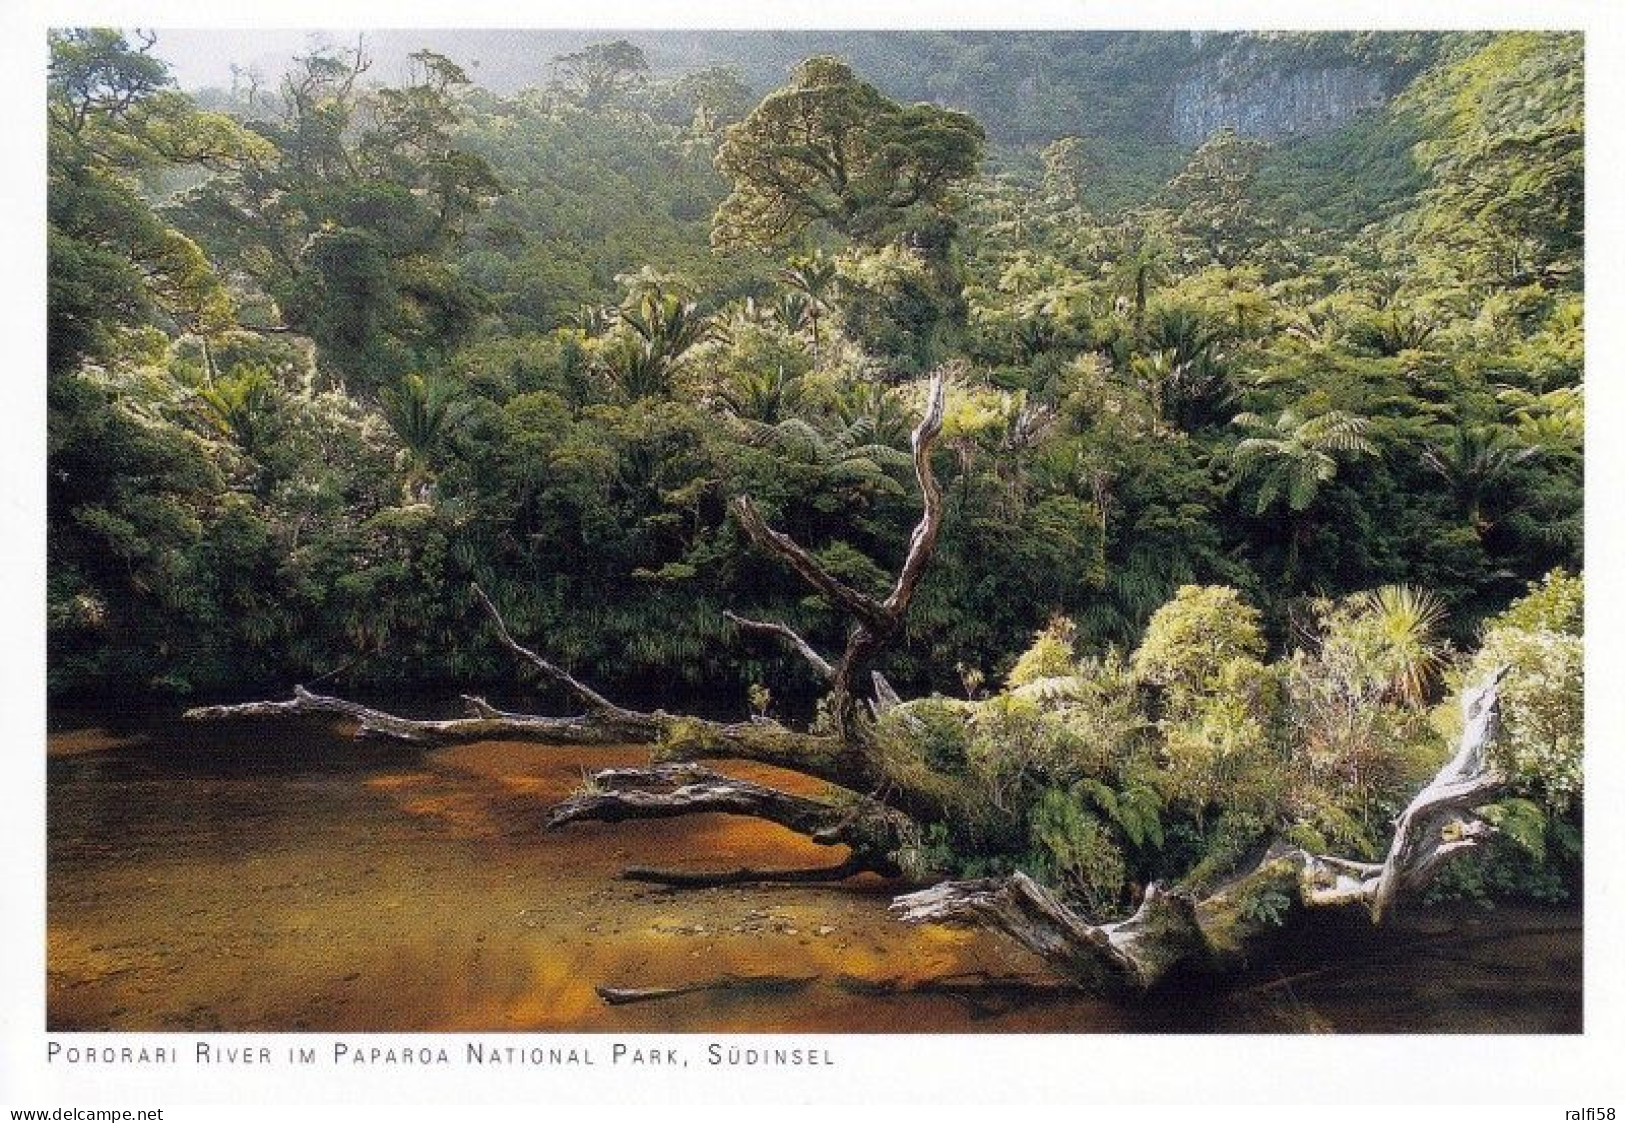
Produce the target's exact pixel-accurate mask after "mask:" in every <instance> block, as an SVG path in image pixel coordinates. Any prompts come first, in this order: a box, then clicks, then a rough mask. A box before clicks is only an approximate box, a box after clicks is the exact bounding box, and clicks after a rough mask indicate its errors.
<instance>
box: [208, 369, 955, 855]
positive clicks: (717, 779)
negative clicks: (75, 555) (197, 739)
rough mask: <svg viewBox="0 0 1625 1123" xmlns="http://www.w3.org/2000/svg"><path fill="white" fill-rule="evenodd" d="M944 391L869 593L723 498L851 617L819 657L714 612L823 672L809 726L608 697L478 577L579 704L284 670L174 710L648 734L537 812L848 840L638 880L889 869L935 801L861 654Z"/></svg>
mask: <svg viewBox="0 0 1625 1123" xmlns="http://www.w3.org/2000/svg"><path fill="white" fill-rule="evenodd" d="M945 398H946V385H945V381H944V376H943V375H942V374H940V373H939V374H937V375H936V376H934V377H933V378H932V379H931V381H930V383H929V386H928V389H927V392H926V404H925V410H924V414H923V416H922V417H921V419H920V422H919V424H918V425H917V426H916V427H915V428H914V431H913V433H912V435H911V437H910V447H911V452H912V460H913V466H914V474H915V478H916V480H917V482H918V484H919V488H920V494H921V496H922V509H921V513H920V518H919V521H918V522H917V524H916V525H915V527H914V531H913V534H912V535H911V537H910V540H909V544H908V549H907V553H906V555H905V557H904V560H903V563H902V566H901V567H900V569H899V571H898V574H897V577H896V580H895V582H894V583H893V585H892V588H891V590H890V592H889V593H888V595H887V596H886V597H885V598H884V599H882V598H878V597H875V596H871V595H870V594H868V593H865V592H862V591H860V590H858V589H854V588H853V587H851V586H850V585H848V584H847V583H845V582H843V581H842V580H840V579H839V578H838V577H836V576H835V575H834V574H832V573H830V572H829V570H828V569H826V568H825V567H824V566H823V565H821V564H820V563H819V562H818V560H817V559H816V558H815V557H814V556H813V555H812V554H811V553H810V552H809V551H808V550H807V549H806V548H804V547H803V546H802V545H800V544H799V543H798V542H796V541H795V540H794V539H793V538H791V537H790V536H789V535H788V534H785V533H783V532H781V531H778V530H774V529H773V528H772V527H770V526H769V525H768V523H767V521H766V519H765V518H764V517H763V516H762V514H761V512H760V511H758V510H757V508H756V506H755V505H754V504H753V503H752V502H751V499H750V497H749V496H741V497H739V498H738V499H736V500H735V502H734V504H733V511H734V515H735V517H736V518H737V519H738V520H739V524H740V526H741V527H742V528H743V529H744V531H745V533H746V534H747V535H748V536H749V538H750V540H751V541H752V542H753V543H754V544H755V545H756V546H757V547H758V548H759V549H761V550H763V551H764V552H766V553H769V554H771V555H773V556H774V557H776V558H778V559H779V560H780V561H782V562H783V563H784V564H785V565H786V566H787V567H788V568H790V569H791V570H793V571H794V572H795V573H797V574H798V575H800V576H801V577H802V578H803V579H804V580H806V581H807V582H808V583H809V584H810V585H812V586H813V587H814V588H815V589H816V590H818V592H819V593H821V594H822V595H823V596H824V597H825V598H826V599H827V600H829V602H830V603H831V604H832V605H834V606H836V607H838V608H841V609H843V610H844V611H845V612H846V613H847V614H848V615H849V616H850V617H851V624H850V626H849V628H848V631H847V637H846V644H845V647H844V649H843V650H842V652H841V654H840V656H839V657H838V658H836V659H833V660H831V659H826V658H825V657H823V656H822V655H820V654H819V653H818V652H817V651H816V650H815V649H814V647H813V646H812V645H811V644H810V643H808V642H807V641H806V640H805V639H803V638H802V637H801V636H800V635H798V634H797V633H796V632H795V631H793V630H792V629H791V628H789V627H788V626H787V625H785V624H782V623H778V622H773V621H760V620H753V619H748V618H746V617H743V616H740V615H738V614H736V613H733V612H729V613H727V614H726V615H727V618H728V619H729V620H730V621H732V622H733V623H734V624H735V626H736V627H737V628H739V629H740V630H741V631H742V632H749V633H754V634H761V635H767V636H771V637H774V638H775V639H777V640H779V641H782V642H784V643H786V644H787V645H788V646H789V647H790V648H791V649H792V650H795V651H796V652H798V653H799V654H801V655H802V656H803V657H804V658H805V659H806V660H807V662H808V664H809V665H810V666H811V667H812V668H813V671H814V672H815V673H816V674H817V675H818V676H819V677H820V678H821V679H822V680H823V681H825V682H826V683H827V684H828V695H827V697H826V699H825V702H824V705H823V707H822V713H823V714H824V720H823V722H822V723H821V724H820V725H819V726H818V727H816V728H813V729H807V730H796V729H791V728H789V727H787V726H785V725H783V724H781V723H780V722H777V721H774V720H771V719H769V718H766V717H756V718H754V719H752V720H750V721H744V722H718V721H710V720H706V719H703V718H698V717H693V716H690V715H684V714H668V713H666V712H664V711H661V710H655V711H652V712H646V711H640V710H632V709H628V708H626V707H623V706H620V705H617V704H616V703H614V702H612V701H610V700H609V699H608V698H606V697H604V696H603V695H602V694H600V693H598V692H597V691H596V690H594V689H592V688H591V687H590V686H588V685H586V684H585V683H583V682H581V681H580V680H579V679H577V678H576V677H575V676H573V675H571V674H570V673H569V672H568V671H566V670H564V669H563V668H562V667H559V666H558V665H557V664H555V663H553V662H551V661H550V660H548V659H546V658H544V657H543V656H541V655H539V654H537V653H536V652H535V651H533V650H531V649H530V648H528V647H525V646H524V645H522V644H520V643H519V642H518V641H517V640H516V639H514V637H513V635H512V633H511V632H510V630H509V628H508V625H507V622H506V621H505V620H504V618H503V616H502V613H501V612H500V611H499V610H498V608H497V606H496V605H495V603H493V602H492V600H491V598H490V597H489V596H487V595H486V593H485V591H484V590H483V589H481V588H479V587H478V586H477V585H476V586H474V587H473V590H472V592H473V595H474V597H475V599H476V600H477V601H478V602H479V604H480V605H481V607H482V608H483V609H484V610H485V612H486V614H487V616H488V617H489V619H490V621H491V624H492V628H493V630H494V632H495V634H496V636H497V639H498V640H499V641H500V642H501V643H502V645H503V646H504V647H506V648H507V649H508V650H509V651H510V652H512V653H513V654H514V655H515V656H517V657H518V658H519V659H520V660H522V661H523V662H524V663H526V664H528V665H529V666H531V667H533V668H534V669H535V670H536V671H537V672H539V673H540V674H541V676H542V677H543V678H544V679H546V680H547V681H549V682H551V683H553V684H554V685H555V686H557V687H559V688H560V689H562V690H563V691H564V692H565V693H567V694H569V695H570V696H571V697H572V698H574V699H575V700H576V701H578V702H579V703H580V704H581V706H582V707H583V708H582V711H581V712H580V713H578V714H575V715H572V716H567V717H545V716H540V715H532V714H515V713H507V712H504V711H500V710H497V709H496V708H494V707H492V706H491V705H489V704H488V703H487V702H486V701H485V700H484V699H481V698H475V697H469V696H465V697H464V703H465V705H466V707H467V709H468V714H467V716H465V717H460V718H449V719H439V720H422V719H415V718H407V717H402V716H399V715H395V714H389V713H385V712H382V711H379V710H375V709H372V708H370V707H367V706H363V705H361V704H359V703H356V702H352V701H348V700H346V699H342V698H334V697H329V696H326V695H319V694H314V693H312V692H310V691H308V690H306V689H305V688H303V687H301V686H296V687H294V691H293V697H292V698H291V699H289V700H287V701H260V702H245V703H239V704H236V705H224V706H202V707H197V708H195V709H191V710H188V711H187V713H186V716H187V717H188V718H189V719H192V720H197V721H206V720H222V719H232V718H261V719H263V718H283V717H292V716H299V715H305V714H333V715H336V716H339V717H343V718H346V719H348V720H350V721H352V722H354V723H355V726H356V735H357V736H360V737H368V738H383V739H387V740H392V741H396V742H399V743H402V744H404V745H408V746H414V747H432V746H436V745H445V744H454V743H458V742H467V741H472V740H485V739H491V738H508V739H521V740H529V741H538V742H542V743H553V744H648V745H652V746H654V753H653V756H654V763H653V765H652V766H651V767H649V768H646V769H614V770H611V771H609V772H604V773H600V774H598V775H597V776H595V777H593V778H592V779H591V780H590V781H589V782H588V784H587V786H586V789H585V790H584V791H582V792H581V793H579V794H578V795H577V796H575V797H574V798H572V799H571V800H569V801H567V802H566V803H564V804H563V805H561V806H560V807H558V808H557V809H555V811H554V813H553V815H552V817H551V819H550V823H551V825H552V826H555V827H557V826H563V825H565V824H567V823H572V822H580V821H584V820H589V819H596V820H601V821H606V822H614V821H618V820H624V819H630V818H661V817H670V816H674V815H688V814H700V813H705V812H719V811H720V812H724V813H728V814H739V815H751V816H754V817H757V818H762V819H767V820H769V821H772V822H776V823H779V824H780V825H782V826H785V827H787V828H789V829H790V830H794V831H798V832H800V833H802V834H805V835H807V836H808V837H810V838H812V839H813V840H814V841H816V842H821V843H824V844H826V845H830V846H844V847H846V849H847V851H848V852H847V854H846V855H845V857H843V858H841V859H840V860H839V861H837V862H835V863H833V864H832V865H830V866H828V867H817V868H813V869H810V870H728V871H719V872H716V873H694V872H688V871H658V870H635V871H629V874H631V875H632V876H636V877H638V878H639V879H641V880H647V881H656V882H663V883H666V884H670V885H684V886H689V885H702V884H705V885H716V884H729V883H736V882H741V881H751V880H755V881H763V880H767V881H783V880H829V879H839V878H842V877H850V876H852V875H854V874H858V873H863V872H874V873H879V874H883V875H886V876H895V875H896V874H897V873H898V872H899V870H900V866H899V862H898V854H899V852H900V851H901V850H902V849H903V847H904V846H905V845H906V844H907V843H908V842H909V840H911V839H912V838H913V837H915V836H916V835H917V834H918V823H919V822H922V821H931V820H932V819H934V818H939V817H941V815H942V814H943V813H944V808H943V804H942V797H941V794H940V792H938V791H936V790H935V789H934V788H933V787H932V786H931V785H930V784H926V785H923V786H920V787H917V788H916V787H910V786H907V785H903V784H900V783H899V782H898V780H897V778H896V777H895V776H892V775H889V774H888V773H887V771H886V769H885V767H884V762H883V760H882V758H881V754H880V753H879V752H878V750H877V748H876V745H875V742H874V739H873V737H872V730H873V719H874V717H875V716H877V715H878V714H880V713H883V712H885V711H886V710H887V709H888V708H890V707H892V706H895V705H896V704H898V698H897V694H896V692H895V691H894V690H892V688H891V686H890V685H889V684H888V683H887V682H886V680H885V679H884V677H883V676H881V675H880V674H879V672H878V671H877V670H876V669H875V666H874V664H875V660H876V657H877V656H878V655H879V654H880V653H881V651H882V650H884V648H885V647H886V645H887V644H888V643H890V642H891V641H892V640H893V639H894V638H895V637H896V636H897V635H898V633H899V632H900V631H901V629H902V625H903V622H904V618H905V617H906V615H907V613H908V608H909V604H910V602H911V601H912V600H913V598H914V593H915V590H916V589H917V588H918V587H919V583H920V579H921V577H922V576H923V575H924V573H925V570H926V566H927V564H928V563H929V561H930V559H931V555H932V552H933V551H934V550H935V549H936V543H937V535H938V532H939V530H940V528H941V525H942V489H941V487H940V485H939V484H938V483H937V480H936V475H935V473H934V472H933V470H932V467H931V451H932V447H933V445H934V443H935V441H936V439H937V436H938V435H939V434H940V433H941V431H942V420H943V410H944V404H945ZM865 687H867V688H869V689H871V690H872V691H873V696H872V697H869V698H866V697H864V695H863V693H862V692H863V690H864V688H865ZM700 760H745V761H754V762H758V763H762V764H770V765H776V766H778V767H781V768H787V769H792V770H794V771H797V772H800V773H803V774H805V775H808V776H812V777H815V778H817V779H820V780H824V781H826V782H827V783H829V784H830V785H831V786H832V787H833V788H834V789H836V792H837V794H836V795H835V796H834V797H833V798H831V799H830V800H813V799H808V798H805V797H800V796H789V795H785V794H783V793H780V792H775V791H772V790H770V789H767V788H763V787H761V786H759V785H754V784H748V783H745V782H743V781H738V780H733V779H731V778H729V777H725V776H722V775H721V774H719V773H716V772H713V771H710V770H706V769H699V768H695V767H681V766H686V765H691V764H692V762H695V761H700Z"/></svg>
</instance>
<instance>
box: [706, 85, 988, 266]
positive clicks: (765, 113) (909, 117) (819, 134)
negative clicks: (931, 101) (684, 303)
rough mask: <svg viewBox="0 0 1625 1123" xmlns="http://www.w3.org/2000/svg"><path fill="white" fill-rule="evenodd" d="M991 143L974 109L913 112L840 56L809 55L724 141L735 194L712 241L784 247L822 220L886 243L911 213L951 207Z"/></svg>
mask: <svg viewBox="0 0 1625 1123" xmlns="http://www.w3.org/2000/svg"><path fill="white" fill-rule="evenodd" d="M984 142H985V136H984V134H983V131H982V127H981V126H980V125H979V124H977V123H976V121H975V120H973V119H972V118H971V117H969V116H968V115H966V114H964V113H959V112H956V111H954V110H950V109H942V108H939V107H937V106H934V105H924V104H921V105H908V106H905V105H901V104H899V103H897V102H895V101H893V100H891V99H890V98H888V97H886V95H884V94H882V93H881V92H880V91H879V90H877V89H876V88H875V87H874V86H872V85H870V84H869V83H868V82H865V81H863V80H862V79H860V78H859V77H858V76H857V74H856V73H855V72H854V71H853V70H852V68H851V67H850V66H848V65H847V64H846V63H844V62H841V61H840V60H839V59H834V58H828V57H819V58H811V59H808V60H807V61H806V62H804V63H802V64H801V65H800V66H799V67H797V68H796V71H795V74H794V76H793V77H792V79H791V81H790V84H789V85H787V86H785V87H784V88H782V89H780V90H777V91H775V92H774V93H771V94H769V95H768V96H767V98H765V99H764V100H763V101H762V103H761V104H760V105H758V106H757V107H756V108H755V109H754V110H752V111H751V113H750V115H749V116H748V117H746V118H745V119H744V120H743V121H741V122H739V123H738V124H737V125H733V126H730V127H729V128H728V130H727V131H726V133H725V134H724V137H723V142H722V147H721V149H720V150H719V151H718V153H717V168H718V170H719V171H721V172H722V174H723V175H725V176H727V177H728V179H729V180H730V181H731V182H732V184H733V191H732V193H731V194H730V195H729V196H728V197H727V199H726V200H724V201H723V203H722V205H721V207H719V208H718V210H717V213H716V218H715V220H714V222H713V225H712V231H711V239H712V242H713V244H714V245H716V246H718V247H724V248H732V247H738V246H746V245H755V246H766V247H773V246H784V245H788V244H791V243H793V242H795V241H796V240H797V239H798V238H800V237H801V236H802V234H803V233H805V232H806V231H807V229H808V228H809V227H811V226H813V225H814V224H815V223H823V224H825V225H827V226H828V227H830V228H831V229H833V230H835V231H836V232H837V233H839V234H842V235H844V236H846V237H848V238H852V239H855V240H858V241H864V242H869V243H871V244H878V243H880V242H884V241H886V240H887V239H889V238H890V237H892V236H894V235H895V234H896V233H897V231H898V229H899V228H900V227H906V225H907V219H908V216H909V214H910V212H914V211H918V210H920V209H925V210H937V211H940V210H943V209H946V208H947V206H948V203H949V198H950V192H951V191H952V189H953V188H954V187H955V185H957V184H959V183H961V182H963V181H965V180H967V179H969V178H970V177H971V176H972V175H973V174H974V173H975V171H976V168H977V165H978V164H979V163H980V161H981V158H982V150H983V146H984Z"/></svg>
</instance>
